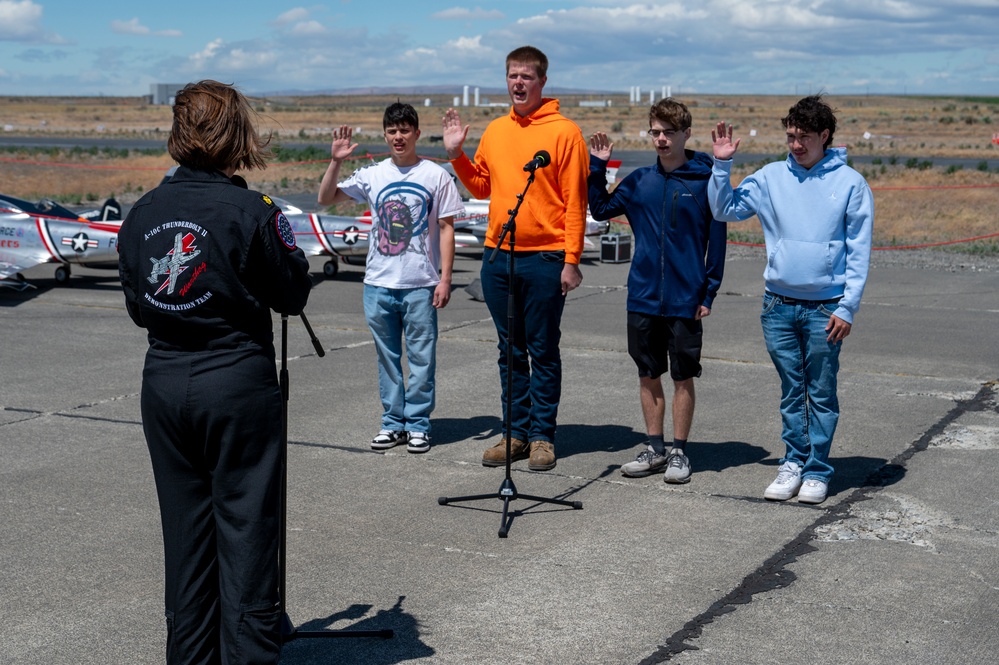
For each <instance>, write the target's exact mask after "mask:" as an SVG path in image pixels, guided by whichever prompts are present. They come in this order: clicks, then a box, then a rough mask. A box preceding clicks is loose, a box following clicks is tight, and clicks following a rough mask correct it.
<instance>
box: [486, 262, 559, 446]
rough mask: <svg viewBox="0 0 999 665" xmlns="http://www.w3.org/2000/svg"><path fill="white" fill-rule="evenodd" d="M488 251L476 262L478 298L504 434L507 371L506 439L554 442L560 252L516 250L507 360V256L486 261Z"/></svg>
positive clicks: (557, 371)
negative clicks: (492, 346)
mask: <svg viewBox="0 0 999 665" xmlns="http://www.w3.org/2000/svg"><path fill="white" fill-rule="evenodd" d="M490 255H492V250H491V249H487V250H486V252H485V253H484V255H483V260H482V271H481V274H480V276H481V279H482V295H483V297H484V298H485V300H486V306H487V307H488V308H489V313H490V314H491V315H492V317H493V323H494V324H495V325H496V333H497V334H498V335H499V353H500V355H499V373H500V384H501V386H502V400H503V404H502V405H503V425H504V432H505V431H506V406H507V398H508V396H507V394H506V393H507V374H506V371H507V367H509V368H510V370H511V372H512V374H513V377H512V382H513V395H512V396H511V403H510V408H511V417H510V436H512V437H513V438H515V439H520V440H522V441H550V442H552V443H554V442H555V421H556V419H557V417H558V404H559V400H560V399H561V397H562V357H561V355H560V354H559V348H558V344H559V339H560V338H561V335H562V331H561V328H560V326H561V323H562V309H563V307H564V306H565V296H563V295H562V268H563V267H564V265H565V253H564V252H517V255H516V261H515V266H514V269H515V271H516V274H515V279H514V281H513V284H514V288H513V290H514V295H515V298H516V310H515V311H514V312H513V320H514V325H515V328H514V330H513V333H512V336H511V339H512V342H513V343H512V345H511V349H512V356H511V357H507V348H506V347H507V337H508V336H509V335H510V330H509V329H508V328H509V325H508V321H507V317H508V312H507V302H508V295H509V293H510V279H509V258H510V253H509V252H507V251H501V252H499V253H498V254H497V256H496V261H494V262H493V263H489V257H490Z"/></svg>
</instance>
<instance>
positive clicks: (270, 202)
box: [260, 194, 274, 206]
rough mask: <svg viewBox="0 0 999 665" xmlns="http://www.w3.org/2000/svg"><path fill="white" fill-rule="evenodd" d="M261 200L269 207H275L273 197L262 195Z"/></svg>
mask: <svg viewBox="0 0 999 665" xmlns="http://www.w3.org/2000/svg"><path fill="white" fill-rule="evenodd" d="M260 198H261V199H263V201H264V203H266V204H267V205H269V206H272V205H274V201H272V200H271V197H269V196H267V195H266V194H261V195H260Z"/></svg>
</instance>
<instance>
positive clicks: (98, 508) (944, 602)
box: [0, 251, 999, 665]
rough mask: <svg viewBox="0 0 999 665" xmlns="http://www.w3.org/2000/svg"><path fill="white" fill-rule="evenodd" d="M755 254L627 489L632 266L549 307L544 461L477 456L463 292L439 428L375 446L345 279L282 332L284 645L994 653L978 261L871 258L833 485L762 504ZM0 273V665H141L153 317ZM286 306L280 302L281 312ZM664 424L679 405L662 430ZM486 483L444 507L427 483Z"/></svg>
mask: <svg viewBox="0 0 999 665" xmlns="http://www.w3.org/2000/svg"><path fill="white" fill-rule="evenodd" d="M763 262H764V260H763V257H762V254H761V253H759V252H753V251H742V252H732V253H731V256H730V259H729V261H728V262H727V263H726V275H725V281H724V283H723V285H722V293H721V294H720V295H719V297H718V299H717V300H716V302H715V307H714V310H713V312H712V314H711V316H710V317H709V318H708V319H706V320H705V359H704V373H703V376H702V377H701V378H699V379H698V380H697V391H698V396H697V399H698V403H697V413H696V415H695V419H694V428H693V433H692V436H691V443H690V444H689V453H690V456H691V461H692V464H693V471H694V472H693V477H692V481H691V482H690V483H689V484H687V485H682V486H668V485H665V484H664V483H663V482H662V478H661V476H651V477H648V478H641V479H627V478H624V477H622V476H621V475H620V473H619V467H620V465H621V464H623V463H625V462H627V461H630V460H631V459H633V458H634V456H635V455H636V453H637V452H638V451H639V450H640V449H641V446H642V445H643V441H644V435H643V427H642V425H641V415H640V409H639V406H638V390H637V381H636V378H635V370H634V367H633V366H632V363H631V361H630V359H629V358H628V355H627V350H626V346H627V344H626V339H625V331H624V317H625V314H624V303H625V296H626V293H625V283H626V278H627V272H628V269H629V267H630V264H627V263H623V264H609V263H600V262H599V261H597V260H596V259H595V257H593V256H587V257H586V259H585V261H584V265H583V275H584V282H583V285H582V287H581V288H579V289H577V290H576V291H573V292H572V293H571V294H570V296H569V298H568V302H567V304H566V309H565V316H564V320H563V340H562V353H563V360H564V364H565V383H564V391H563V399H562V406H561V410H560V413H559V423H560V427H559V433H558V443H557V449H558V454H559V462H558V466H557V467H556V468H555V469H554V470H553V471H551V472H546V473H534V472H529V471H528V470H527V469H526V463H524V462H519V463H517V464H515V465H514V467H513V469H512V472H511V477H512V479H513V480H514V482H515V483H516V486H517V488H518V489H519V491H520V492H524V493H530V494H535V495H538V496H542V497H561V498H566V499H570V500H574V501H581V502H582V503H583V509H582V510H572V509H567V508H561V507H556V506H549V505H545V504H539V503H536V502H534V501H530V500H526V499H523V498H520V499H517V500H516V501H514V502H513V503H512V507H513V509H514V514H513V515H514V516H513V522H512V524H511V527H510V532H509V537H508V538H505V539H500V538H498V537H497V535H498V534H497V531H498V528H499V526H500V511H501V507H502V502H501V501H500V499H499V498H498V490H499V487H500V483H501V480H502V479H503V475H504V473H503V469H502V468H500V469H490V468H485V467H483V466H481V464H480V458H481V454H482V450H483V449H484V448H485V447H486V446H487V445H489V443H490V442H491V441H492V440H494V439H495V437H496V436H497V434H498V432H499V430H500V427H501V421H500V418H499V415H500V413H501V408H500V406H501V405H500V403H499V376H498V373H497V371H496V355H497V350H496V337H495V331H494V329H493V325H492V322H491V320H490V318H489V315H488V313H487V312H486V309H485V306H484V305H483V304H482V303H480V302H477V301H475V300H472V299H471V298H469V297H468V295H467V294H466V293H465V291H464V290H463V288H462V287H464V286H466V285H468V284H470V283H471V282H472V280H473V279H474V278H475V276H476V275H477V271H478V261H477V259H476V258H474V257H464V256H462V257H459V258H458V260H457V263H456V270H455V277H454V283H455V287H456V290H455V293H454V298H453V300H452V302H451V304H450V305H448V307H447V308H446V309H444V310H443V311H442V312H441V318H440V328H441V339H440V344H439V349H438V363H439V364H438V375H437V376H438V396H437V409H436V411H435V413H434V417H433V421H432V422H433V444H434V445H433V448H432V449H431V451H430V452H428V453H426V454H424V455H411V454H407V453H406V452H405V450H397V449H396V450H390V451H388V452H386V453H375V452H373V451H371V450H370V449H369V447H368V441H369V440H370V438H371V436H372V435H373V434H374V433H375V431H376V430H377V427H378V416H379V413H380V406H379V404H378V398H377V377H376V371H375V358H374V351H373V349H372V346H371V341H370V335H369V333H368V331H367V328H366V326H365V323H364V318H363V312H362V307H361V275H362V270H361V268H358V267H354V266H346V265H345V266H343V268H342V270H341V272H340V277H339V278H338V279H336V280H333V281H322V280H321V277H320V275H321V272H320V266H321V261H317V262H316V263H315V264H314V266H313V267H314V269H315V271H316V276H315V278H316V286H315V288H314V290H313V292H312V296H311V299H310V303H309V307H308V308H307V313H308V316H309V319H310V322H311V324H312V326H313V328H314V329H315V332H316V335H317V336H318V338H319V340H320V342H321V344H322V346H323V348H324V349H325V350H326V357H324V358H318V357H317V356H316V353H315V351H314V349H313V348H312V345H311V343H310V341H309V339H308V337H307V335H306V333H305V330H304V328H303V326H302V325H301V322H300V321H299V320H297V319H292V320H291V321H290V324H289V335H288V340H289V359H288V369H289V375H290V402H289V442H290V444H289V469H288V471H289V479H290V480H289V507H288V526H289V549H288V571H287V572H288V607H287V610H288V613H289V615H290V618H291V620H292V621H293V622H294V623H295V625H296V626H300V627H306V628H309V629H326V628H333V629H344V628H352V629H386V628H387V629H392V630H394V631H395V636H394V637H393V638H392V639H387V640H381V639H370V638H364V639H335V640H330V639H327V640H322V639H299V640H295V641H292V642H291V643H290V644H288V645H287V646H286V648H285V651H284V655H283V658H282V663H286V664H288V665H303V664H311V663H331V662H335V663H345V664H356V665H388V664H395V663H433V664H434V665H468V664H472V663H474V664H476V665H491V664H494V663H495V664H500V663H502V664H508V663H518V664H526V665H532V664H538V665H566V664H569V665H576V664H594V665H607V664H614V665H638V664H643V665H651V664H653V663H665V662H670V663H681V664H687V665H695V664H696V665H728V664H731V663H741V664H746V665H754V664H759V665H764V664H766V665H770V664H772V663H785V662H787V663H806V662H807V663H815V664H817V665H822V664H836V665H842V664H846V663H856V664H860V663H879V664H890V665H894V664H899V665H902V664H911V663H938V664H944V665H949V664H955V665H956V664H965V663H988V662H994V660H995V654H996V653H997V652H999V633H997V632H996V630H995V608H996V607H999V512H997V510H996V508H997V506H999V485H997V484H996V482H995V472H996V468H997V467H999V402H997V400H999V395H997V390H999V288H997V284H999V272H997V271H996V270H995V269H994V268H993V269H990V270H981V269H970V268H967V267H965V268H963V269H962V268H960V267H959V266H956V265H952V266H950V267H948V268H946V269H939V270H937V269H933V268H927V267H919V268H915V267H907V266H905V265H884V266H880V267H876V268H875V269H874V270H872V275H871V280H870V283H869V285H868V289H867V292H866V293H865V297H864V304H863V307H862V309H861V311H860V313H859V314H858V317H857V320H856V325H855V326H854V329H853V334H851V336H850V337H849V338H848V340H847V342H846V346H845V349H844V352H843V366H842V371H841V373H840V399H841V404H842V411H843V417H842V419H841V421H840V426H839V429H838V431H837V433H836V441H835V443H834V446H833V455H832V457H833V459H832V462H833V464H834V465H835V467H836V475H835V478H834V480H833V483H832V486H831V496H830V498H829V499H828V500H827V501H826V502H825V503H823V504H821V505H819V506H807V505H803V504H798V503H796V502H794V501H790V502H787V503H769V502H766V501H764V500H763V499H762V493H763V489H764V488H765V487H766V485H767V484H768V483H769V482H770V481H771V480H772V479H773V477H774V474H775V471H776V467H777V461H778V459H779V458H780V456H781V454H782V446H781V444H780V442H779V429H780V423H779V418H778V415H777V401H778V391H779V387H778V379H777V376H776V373H775V372H774V370H773V367H772V365H771V363H770V360H769V358H768V357H767V354H766V351H765V350H764V347H763V342H762V335H761V332H760V326H759V321H758V314H759V307H760V295H761V289H762V285H761V278H760V276H761V273H762V270H763ZM74 275H75V276H74V278H73V279H72V280H71V283H70V285H69V286H68V287H57V286H56V285H55V282H54V280H53V279H52V267H51V266H40V267H38V268H35V269H32V270H31V271H28V272H27V274H26V276H27V277H28V279H30V280H31V281H32V282H33V283H34V284H35V286H36V287H37V288H36V289H34V290H30V291H26V292H23V293H15V292H11V291H8V290H2V289H0V338H2V339H3V351H2V360H0V364H2V368H3V369H2V379H3V380H2V381H0V451H2V452H0V454H2V460H3V464H2V465H0V505H2V519H0V567H2V569H3V575H2V576H0V614H2V616H3V617H4V620H3V622H2V624H0V661H2V662H4V663H11V664H16V665H35V664H37V665H89V664H95V665H96V664H99V665H105V664H106V663H128V664H129V665H139V664H143V663H161V662H162V660H163V646H164V636H165V624H164V618H163V607H162V596H163V587H162V574H163V567H162V566H163V561H162V541H161V539H160V525H159V512H158V508H157V505H156V497H155V492H154V489H153V481H152V477H151V470H150V465H149V459H148V453H147V452H146V450H145V445H144V443H143V437H142V427H141V422H140V416H139V389H140V380H141V370H142V363H143V356H144V353H145V349H146V341H145V336H144V335H143V333H142V331H141V330H139V329H137V328H135V327H134V326H133V325H132V324H131V322H130V320H129V319H128V317H127V315H126V313H125V310H124V304H123V299H122V295H121V293H120V287H119V285H118V283H117V281H116V279H115V275H114V273H112V272H106V273H101V272H96V271H86V270H77V271H76V272H75V274H74ZM276 324H277V322H276ZM667 427H669V425H668V424H667ZM475 493H486V494H487V496H490V495H491V498H487V499H486V500H483V501H479V502H464V503H461V502H459V503H455V504H452V505H447V506H441V505H438V502H437V498H438V497H440V496H457V495H465V494H475Z"/></svg>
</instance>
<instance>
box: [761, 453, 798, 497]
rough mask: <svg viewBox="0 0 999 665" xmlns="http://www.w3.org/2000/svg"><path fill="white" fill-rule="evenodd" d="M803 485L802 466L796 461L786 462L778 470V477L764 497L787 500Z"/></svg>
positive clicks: (764, 493)
mask: <svg viewBox="0 0 999 665" xmlns="http://www.w3.org/2000/svg"><path fill="white" fill-rule="evenodd" d="M800 487H801V467H800V466H798V464H797V463H796V462H784V463H783V464H781V465H780V468H779V469H778V470H777V478H775V479H774V481H773V482H772V483H770V485H769V486H768V487H767V489H766V491H764V492H763V498H764V499H770V500H771V501H787V500H788V499H790V498H791V497H792V496H794V495H795V494H797V493H798V489H799V488H800Z"/></svg>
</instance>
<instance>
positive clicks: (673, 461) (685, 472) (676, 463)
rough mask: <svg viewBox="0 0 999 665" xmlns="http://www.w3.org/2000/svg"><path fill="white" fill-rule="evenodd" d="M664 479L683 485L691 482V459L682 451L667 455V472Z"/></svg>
mask: <svg viewBox="0 0 999 665" xmlns="http://www.w3.org/2000/svg"><path fill="white" fill-rule="evenodd" d="M663 481H664V482H667V483H673V484H675V485H682V484H684V483H689V482H690V460H689V459H687V456H686V455H684V454H683V453H680V452H675V453H673V452H671V453H670V454H669V455H668V456H667V457H666V472H665V473H664V474H663Z"/></svg>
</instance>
